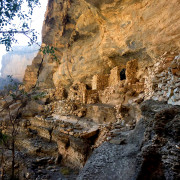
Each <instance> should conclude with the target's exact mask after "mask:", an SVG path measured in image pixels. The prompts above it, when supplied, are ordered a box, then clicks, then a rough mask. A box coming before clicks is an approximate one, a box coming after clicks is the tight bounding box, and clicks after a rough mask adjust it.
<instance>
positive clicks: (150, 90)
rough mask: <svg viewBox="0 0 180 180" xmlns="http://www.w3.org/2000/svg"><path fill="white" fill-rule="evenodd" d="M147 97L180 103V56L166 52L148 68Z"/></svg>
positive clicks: (175, 103) (170, 102) (146, 79)
mask: <svg viewBox="0 0 180 180" xmlns="http://www.w3.org/2000/svg"><path fill="white" fill-rule="evenodd" d="M145 97H146V99H150V98H152V99H154V100H158V101H167V102H168V104H173V105H180V56H179V55H175V54H174V53H172V54H168V53H166V54H164V55H163V56H162V57H161V58H160V59H158V62H157V63H155V64H154V65H153V66H151V67H149V68H148V73H147V77H146V78H145Z"/></svg>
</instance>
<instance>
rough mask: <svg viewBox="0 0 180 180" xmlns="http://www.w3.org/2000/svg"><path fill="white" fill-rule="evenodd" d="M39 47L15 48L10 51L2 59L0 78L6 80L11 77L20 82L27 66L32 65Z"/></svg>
mask: <svg viewBox="0 0 180 180" xmlns="http://www.w3.org/2000/svg"><path fill="white" fill-rule="evenodd" d="M38 50H39V47H38V46H37V45H34V46H15V47H14V48H13V50H12V51H10V52H8V53H6V54H5V55H4V56H3V57H2V69H1V76H2V78H6V77H7V76H8V75H12V76H13V78H14V79H16V80H18V81H20V82H22V80H23V77H24V73H25V69H26V67H27V65H30V64H31V63H32V60H33V59H34V57H35V56H36V54H37V52H38Z"/></svg>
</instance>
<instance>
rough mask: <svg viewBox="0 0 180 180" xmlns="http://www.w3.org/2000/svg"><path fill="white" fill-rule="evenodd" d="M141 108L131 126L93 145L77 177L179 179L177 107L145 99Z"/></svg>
mask: <svg viewBox="0 0 180 180" xmlns="http://www.w3.org/2000/svg"><path fill="white" fill-rule="evenodd" d="M141 109H142V112H143V115H144V117H143V118H142V119H141V120H140V121H139V122H138V124H137V125H136V127H135V129H134V130H131V131H125V132H123V131H121V133H120V134H119V135H118V136H116V138H114V139H113V140H111V141H110V142H106V143H104V144H103V145H102V146H101V147H99V148H97V149H96V150H95V151H94V152H93V154H92V156H91V157H90V159H89V160H88V161H87V163H86V165H85V167H84V169H83V170H82V171H81V172H80V175H79V176H78V178H77V179H79V180H80V179H83V180H85V179H88V180H90V179H97V180H98V179H99V180H100V179H107V180H108V179H109V180H110V179H119V180H120V179H122V180H129V179H172V180H173V179H179V172H180V171H179V158H180V144H179V140H180V139H179V138H180V137H179V132H180V131H179V122H180V117H179V114H180V107H178V106H172V105H166V104H165V103H159V102H157V101H145V102H144V103H143V104H142V106H141ZM123 139H124V140H123ZM122 140H123V141H122ZM118 142H119V143H118Z"/></svg>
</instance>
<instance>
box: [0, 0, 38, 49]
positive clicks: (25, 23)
mask: <svg viewBox="0 0 180 180" xmlns="http://www.w3.org/2000/svg"><path fill="white" fill-rule="evenodd" d="M37 5H40V3H39V0H0V44H4V45H5V46H6V50H7V51H9V50H10V49H11V46H12V43H13V42H17V39H16V38H15V34H24V35H25V36H27V37H29V39H30V42H29V43H30V44H32V43H34V42H36V39H37V34H36V32H35V30H34V29H30V24H29V23H30V19H31V15H32V13H33V9H34V7H35V6H37ZM23 6H25V7H26V9H27V10H26V11H24V10H23ZM17 22H19V23H17Z"/></svg>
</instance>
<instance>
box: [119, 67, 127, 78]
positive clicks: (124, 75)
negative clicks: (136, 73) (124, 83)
mask: <svg viewBox="0 0 180 180" xmlns="http://www.w3.org/2000/svg"><path fill="white" fill-rule="evenodd" d="M120 79H121V80H124V79H126V69H125V68H123V69H122V70H121V72H120Z"/></svg>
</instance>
